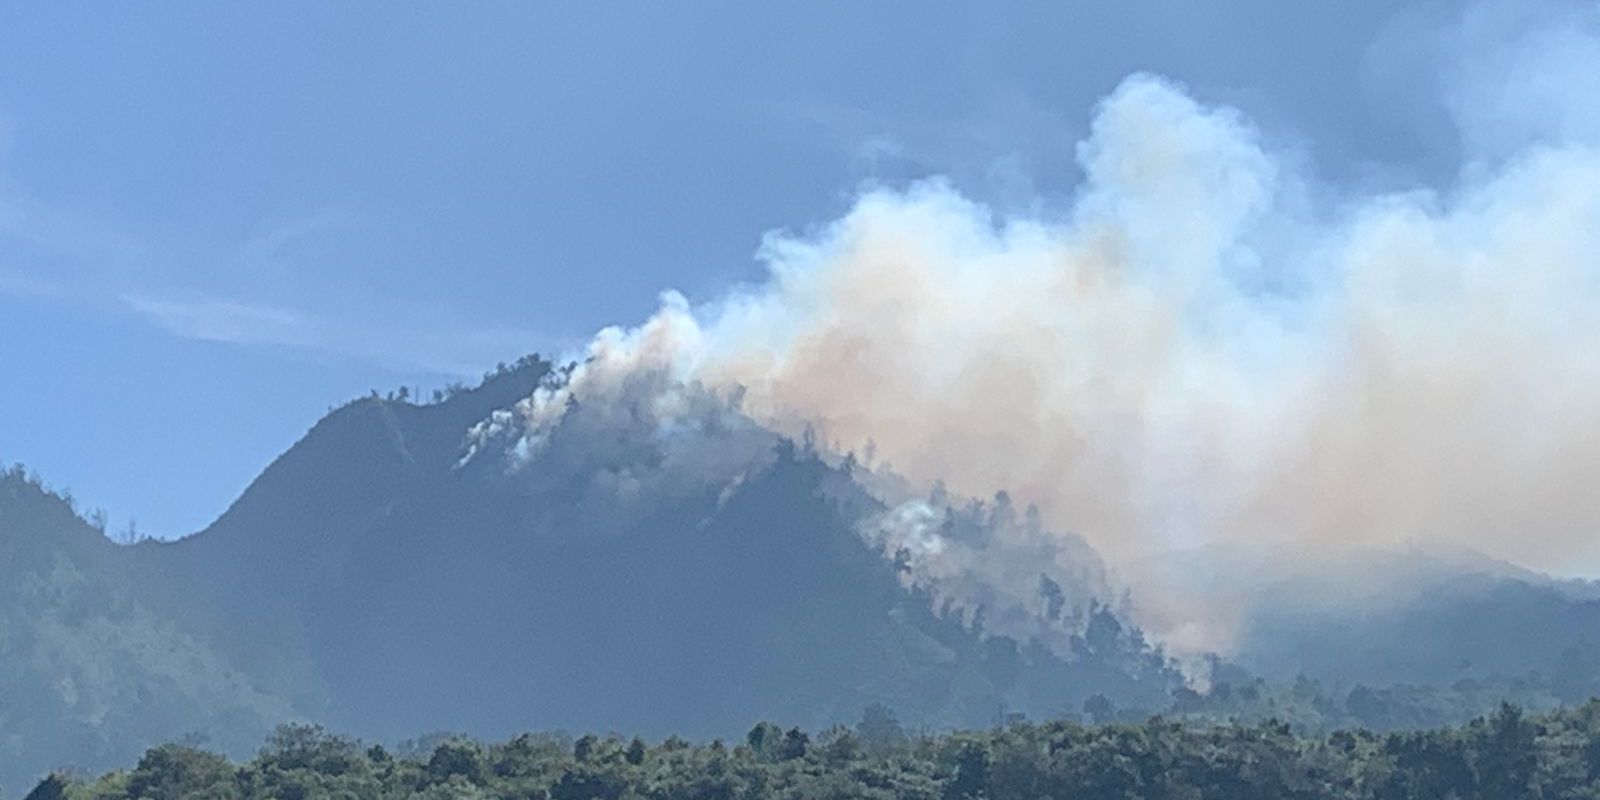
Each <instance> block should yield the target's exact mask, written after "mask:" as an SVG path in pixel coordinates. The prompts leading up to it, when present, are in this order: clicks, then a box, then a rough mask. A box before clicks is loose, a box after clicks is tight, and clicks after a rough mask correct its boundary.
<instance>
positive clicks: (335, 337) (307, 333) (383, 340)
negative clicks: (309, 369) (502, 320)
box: [121, 293, 552, 376]
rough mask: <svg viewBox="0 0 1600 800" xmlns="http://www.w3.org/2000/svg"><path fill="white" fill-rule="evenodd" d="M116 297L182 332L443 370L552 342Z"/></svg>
mask: <svg viewBox="0 0 1600 800" xmlns="http://www.w3.org/2000/svg"><path fill="white" fill-rule="evenodd" d="M121 300H122V303H123V304H124V305H125V306H126V308H128V309H129V310H131V311H133V312H134V313H136V314H138V315H140V316H142V317H144V318H145V319H147V320H148V321H150V322H151V323H152V324H155V325H157V326H159V327H161V328H162V329H164V330H166V331H168V332H170V333H172V334H174V335H177V336H182V337H185V338H190V339H200V340H204V341H211V342H224V343H228V344H236V345H243V346H266V347H290V348H300V349H307V350H314V351H318V352H322V353H330V354H334V355H341V356H346V357H353V358H361V359H366V360H371V361H376V362H379V363H383V364H387V365H390V366H394V367H397V368H407V369H423V370H427V371H430V372H437V373H441V374H447V375H462V376H466V375H475V374H478V373H481V372H482V371H483V370H484V368H485V366H487V365H490V364H494V363H496V362H499V361H505V360H507V359H509V358H511V357H513V356H517V355H521V354H523V353H525V352H527V351H528V350H530V349H532V348H534V347H536V346H540V345H545V344H549V343H551V342H552V340H551V339H550V337H547V336H540V335H539V334H536V333H534V332H532V331H529V330H526V329H522V328H515V327H510V326H495V325H488V326H480V325H472V324H470V323H456V322H450V321H426V322H417V323H407V324H399V323H394V322H390V321H387V320H392V319H395V318H397V317H398V316H400V314H399V313H398V312H396V313H395V314H393V315H390V314H380V315H379V317H380V319H379V320H378V321H356V320H352V319H346V318H341V317H332V316H321V315H317V314H312V313H309V312H306V311H303V310H299V309H289V308H282V307H278V306H273V305H265V304H255V303H250V302H242V301H238V300H232V299H225V298H216V297H209V296H204V295H194V294H182V293H175V294H172V295H159V294H142V293H129V294H125V295H123V296H122V298H121Z"/></svg>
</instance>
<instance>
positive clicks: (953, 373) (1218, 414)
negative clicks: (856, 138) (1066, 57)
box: [523, 34, 1600, 648]
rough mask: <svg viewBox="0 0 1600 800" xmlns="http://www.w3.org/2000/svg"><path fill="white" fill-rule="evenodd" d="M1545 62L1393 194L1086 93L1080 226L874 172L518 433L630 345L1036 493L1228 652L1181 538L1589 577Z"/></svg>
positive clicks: (1566, 261)
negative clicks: (1521, 101)
mask: <svg viewBox="0 0 1600 800" xmlns="http://www.w3.org/2000/svg"><path fill="white" fill-rule="evenodd" d="M1574 35H1576V34H1574ZM1562 41H1563V42H1565V46H1566V49H1565V50H1563V51H1562V52H1561V55H1562V58H1561V59H1559V63H1560V65H1562V66H1561V68H1562V69H1567V68H1569V67H1571V65H1572V64H1573V63H1583V64H1588V65H1590V66H1596V67H1600V58H1590V56H1593V55H1594V54H1595V53H1596V52H1600V50H1597V49H1596V48H1595V47H1594V40H1593V39H1592V38H1590V39H1585V38H1582V37H1581V36H1580V37H1579V38H1578V39H1576V40H1575V42H1574V41H1567V40H1565V39H1563V40H1562ZM1585 46H1587V47H1588V48H1589V49H1588V50H1584V49H1583V48H1584V47H1585ZM1508 52H1511V53H1512V55H1516V52H1517V51H1516V50H1515V48H1512V49H1511V50H1510V51H1508ZM1540 52H1542V51H1540ZM1586 54H1587V55H1586ZM1509 57H1510V56H1508V58H1509ZM1586 58H1587V59H1588V60H1585V59H1586ZM1517 63H1518V64H1522V63H1525V60H1524V61H1517ZM1526 63H1533V64H1534V65H1535V67H1537V66H1538V64H1540V63H1542V62H1541V61H1539V60H1538V59H1535V60H1533V61H1531V62H1526ZM1524 72H1525V70H1524ZM1497 74H1499V75H1505V74H1522V73H1516V71H1515V70H1510V69H1507V70H1500V71H1498V72H1497ZM1594 74H1600V71H1595V72H1591V73H1589V75H1590V77H1589V78H1588V79H1587V80H1590V81H1592V75H1594ZM1524 77H1525V78H1526V76H1524ZM1541 77H1542V78H1545V79H1546V80H1545V81H1544V82H1542V83H1538V84H1537V87H1538V88H1539V94H1538V95H1537V96H1536V97H1535V98H1534V99H1535V100H1537V102H1538V103H1539V104H1540V105H1539V108H1538V114H1534V115H1530V116H1528V117H1527V118H1526V119H1525V120H1524V121H1526V122H1527V124H1526V125H1523V126H1521V128H1518V127H1516V126H1510V125H1506V124H1498V125H1497V126H1496V128H1495V130H1494V137H1493V138H1494V148H1493V150H1492V151H1490V150H1484V151H1483V153H1482V155H1483V156H1484V158H1483V159H1482V160H1475V161H1474V162H1473V163H1471V164H1464V165H1463V168H1462V171H1461V174H1462V177H1461V178H1460V180H1459V181H1458V183H1457V185H1455V186H1452V187H1451V188H1449V189H1448V190H1430V189H1417V190H1414V191H1408V192H1400V193H1391V194H1382V195H1352V194H1350V193H1348V192H1342V191H1339V190H1337V189H1335V188H1332V187H1327V186H1322V185H1318V184H1316V183H1315V182H1314V181H1312V180H1310V179H1309V178H1307V177H1306V176H1305V175H1303V174H1301V173H1300V172H1299V171H1297V170H1296V169H1295V168H1294V166H1293V164H1294V162H1293V161H1292V160H1291V159H1289V158H1287V157H1282V156H1279V155H1277V154H1275V153H1273V152H1271V151H1270V150H1269V149H1268V148H1267V147H1265V146H1264V144H1263V142H1262V138H1261V136H1260V135H1259V134H1258V133H1257V131H1256V130H1255V129H1254V128H1253V127H1252V125H1251V124H1250V123H1249V121H1248V120H1246V119H1244V118H1243V117H1242V115H1241V114H1239V113H1238V112H1236V111H1233V110H1230V109H1227V108H1215V107H1207V106H1204V105H1201V104H1200V103H1198V102H1196V101H1195V100H1194V99H1192V98H1191V97H1190V96H1189V95H1188V94H1187V93H1186V92H1185V91H1184V89H1183V88H1181V87H1179V86H1177V85H1174V84H1172V83H1170V82H1168V81H1166V80H1163V79H1161V78H1158V77H1153V76H1149V75H1136V76H1133V77H1130V78H1129V79H1127V80H1126V81H1125V82H1123V84H1122V85H1121V86H1119V87H1118V88H1117V89H1116V90H1115V91H1114V92H1113V93H1112V94H1111V95H1110V96H1108V97H1106V98H1105V99H1104V101H1103V102H1102V103H1101V104H1100V106H1099V107H1098V109H1097V110H1096V111H1095V114H1094V120H1093V125H1092V128H1091V133H1090V135H1089V136H1088V138H1087V139H1086V140H1085V141H1084V142H1083V143H1082V144H1081V145H1080V146H1079V149H1078V158H1079V161H1080V164H1081V166H1082V169H1083V173H1084V176H1085V177H1084V181H1083V183H1082V185H1081V186H1080V187H1079V189H1078V191H1077V193H1076V195H1075V197H1074V200H1073V202H1072V204H1071V207H1070V211H1068V212H1067V213H1065V214H1062V215H1059V216H1053V217H1042V216H1033V217H1024V216H1005V215H1001V214H998V213H996V212H995V211H994V210H992V209H990V208H988V207H985V206H984V205H983V204H981V203H978V202H975V201H973V200H970V199H968V198H966V197H963V196H962V195H961V194H960V193H958V192H957V191H956V190H954V189H953V188H951V187H950V186H949V185H947V184H946V183H943V182H941V181H938V180H930V181H927V182H924V183H920V184H917V185H914V186H911V187H909V188H906V189H903V190H893V189H873V190H869V191H866V192H865V193H863V194H862V196H861V197H860V198H859V200H858V201H857V202H856V204H855V206H854V208H853V209H852V210H851V211H850V212H849V213H848V214H846V215H845V216H844V217H843V218H842V219H840V220H838V221H836V222H833V223H831V224H829V225H826V226H823V227H820V228H817V229H814V230H808V231H804V232H799V233H794V232H785V233H775V234H772V235H770V236H769V237H768V239H767V240H766V242H765V243H764V244H763V246H762V248H761V251H760V253H761V258H762V259H763V260H764V261H765V263H766V264H767V266H768V268H769V272H770V277H769V279H768V280H767V281H766V282H765V283H764V284H762V285H759V286H755V287H750V288H747V289H744V290H741V291H738V292H735V293H734V294H733V295H731V296H729V297H726V298H723V299H720V300H716V301H713V302H709V303H706V304H705V305H701V306H695V307H691V306H690V305H689V304H688V303H686V302H685V301H684V300H683V298H681V297H679V296H678V295H675V294H669V295H667V296H666V300H665V302H664V303H663V305H662V308H661V310H660V312H658V314H657V315H656V317H655V318H654V319H652V320H650V321H649V322H648V323H646V324H645V325H644V326H642V327H640V328H638V329H636V330H633V331H627V332H622V331H616V330H612V331H608V332H605V333H603V334H602V335H601V336H600V337H599V339H598V340H597V341H596V343H595V345H594V347H593V349H592V351H591V353H590V356H591V358H590V360H589V361H588V363H587V364H585V365H583V366H580V367H579V368H578V372H577V373H576V374H575V376H574V380H573V381H572V383H571V384H570V386H569V387H568V388H564V389H561V390H559V392H561V393H566V394H561V395H560V396H557V395H556V394H549V395H548V396H545V397H542V398H541V397H535V398H531V399H530V402H529V403H527V404H525V408H524V409H523V412H524V414H525V416H526V418H527V419H528V420H530V421H531V430H533V431H534V435H532V436H530V437H526V438H524V440H523V442H524V446H525V447H538V446H539V437H538V434H537V431H538V430H539V429H540V424H541V423H540V420H541V419H543V417H542V416H541V415H547V414H554V413H559V412H560V405H561V404H562V403H565V402H567V399H566V397H567V394H570V395H572V396H575V397H577V399H578V402H588V401H589V400H590V397H589V394H590V393H594V394H595V395H596V396H597V397H598V396H603V395H605V394H606V393H607V392H614V391H616V390H618V388H619V387H622V386H624V385H630V386H636V385H638V384H636V383H627V382H625V381H623V380H621V379H620V378H618V377H617V376H618V375H624V374H629V373H630V372H631V371H635V370H637V369H640V368H642V367H641V365H643V368H648V369H649V370H650V372H651V374H653V375H656V376H659V377H660V381H659V382H658V383H656V384H652V385H653V386H654V388H653V389H652V391H654V392H655V393H656V394H655V395H653V396H654V397H656V398H657V399H656V400H653V401H652V402H655V403H659V404H665V406H668V407H674V408H675V407H677V406H679V405H682V404H683V403H684V402H685V398H686V397H687V396H692V395H693V393H691V395H685V394H684V393H683V392H682V390H681V387H683V386H691V385H692V386H696V387H698V388H697V389H696V392H711V393H713V394H716V395H717V396H719V397H731V396H734V395H738V396H739V397H740V398H741V399H742V408H743V410H744V412H745V413H748V414H750V415H751V416H753V417H754V418H756V419H759V420H762V421H763V422H767V423H770V424H773V425H775V426H777V427H778V428H779V429H787V430H790V431H797V430H799V429H800V428H801V427H802V426H805V425H813V426H815V428H816V430H817V431H818V433H819V437H820V438H821V439H822V440H823V441H824V442H827V443H830V444H832V445H833V446H834V447H836V448H837V449H839V450H840V452H843V451H845V450H855V451H857V452H865V451H866V449H867V448H869V447H871V448H873V449H874V451H875V453H876V454H877V458H878V459H879V460H880V461H881V462H884V463H887V464H888V465H889V466H890V468H892V470H893V471H894V472H896V473H898V474H900V475H903V476H905V477H906V478H907V479H909V480H910V481H911V482H913V483H914V484H922V485H931V484H932V483H933V482H934V481H941V480H942V481H944V482H946V483H947V484H948V486H949V487H950V489H951V490H952V491H955V492H959V493H962V494H966V495H969V496H980V497H987V496H990V495H992V494H993V493H994V492H996V491H998V490H1006V491H1008V492H1010V493H1011V495H1012V496H1013V497H1015V498H1017V500H1018V502H1019V503H1031V504H1035V505H1037V507H1038V509H1039V514H1040V516H1041V517H1042V520H1043V524H1044V525H1046V526H1047V527H1049V528H1054V529H1061V530H1071V531H1074V532H1077V533H1078V534H1081V535H1082V536H1083V537H1084V538H1085V539H1086V540H1087V541H1088V542H1089V543H1091V544H1092V545H1093V546H1094V548H1096V549H1097V550H1099V551H1100V552H1102V553H1103V554H1105V555H1106V557H1107V558H1108V559H1109V561H1110V562H1111V564H1112V566H1113V567H1114V568H1115V569H1116V570H1117V571H1118V572H1119V573H1120V577H1121V579H1122V580H1124V581H1126V582H1128V583H1129V585H1130V586H1131V589H1132V596H1133V597H1134V601H1135V603H1136V604H1140V605H1141V606H1142V608H1141V614H1142V618H1143V619H1142V621H1143V622H1145V623H1146V624H1147V625H1149V626H1150V627H1151V628H1152V629H1153V630H1155V631H1156V632H1157V633H1158V634H1161V635H1164V636H1165V637H1167V639H1168V641H1169V642H1172V643H1174V644H1175V645H1176V646H1178V647H1180V648H1182V647H1187V646H1197V647H1198V646H1225V645H1226V640H1225V638H1223V637H1225V629H1226V620H1225V619H1223V617H1225V616H1226V615H1225V614H1223V613H1222V610H1221V609H1220V607H1218V606H1215V605H1212V606H1208V605H1206V604H1204V603H1199V604H1197V603H1196V602H1195V600H1196V598H1194V597H1192V596H1188V595H1186V594H1183V593H1182V592H1178V591H1176V590H1173V589H1172V588H1171V587H1170V586H1166V585H1164V582H1162V581H1158V580H1155V579H1154V578H1153V577H1152V575H1153V574H1154V573H1151V572H1147V569H1146V565H1147V564H1148V562H1149V561H1150V560H1151V559H1152V558H1155V557H1159V556H1162V555H1163V554H1170V553H1173V552H1176V551H1193V557H1192V563H1193V564H1194V566H1195V568H1196V569H1200V568H1202V567H1203V565H1204V560H1205V558H1206V557H1207V553H1210V552H1218V551H1227V550H1228V548H1236V547H1241V546H1243V547H1250V548H1257V549H1264V550H1267V551H1270V552H1274V553H1277V554H1280V555H1284V556H1306V555H1317V556H1324V555H1327V554H1331V553H1338V552H1341V551H1344V550H1346V549H1349V548H1355V547H1359V546H1382V547H1408V546H1414V545H1430V544H1431V545H1441V544H1442V545H1448V546H1451V547H1457V548H1469V549H1474V550H1479V551H1482V552H1484V553H1486V554H1489V555H1491V556H1494V557H1498V558H1504V559H1507V560H1511V561H1514V562H1517V563H1519V564H1523V565H1527V566H1531V567H1536V568H1541V569H1548V570H1553V571H1558V572H1564V573H1581V572H1585V571H1593V570H1594V568H1595V567H1596V566H1597V565H1600V560H1597V557H1600V537H1597V536H1596V534H1597V533H1600V490H1597V487H1600V313H1597V312H1600V149H1596V147H1595V142H1594V141H1592V140H1590V139H1588V138H1585V134H1587V133H1591V132H1595V131H1597V130H1600V121H1597V120H1593V119H1591V120H1588V121H1587V124H1580V122H1581V120H1580V121H1574V119H1572V115H1573V114H1575V113H1578V112H1579V111H1581V106H1579V105H1572V106H1568V107H1562V109H1561V111H1562V112H1563V113H1561V114H1552V112H1550V111H1549V108H1550V106H1551V104H1552V103H1556V102H1557V100H1559V98H1556V99H1552V96H1551V94H1550V92H1551V89H1550V86H1551V83H1550V82H1551V81H1556V80H1558V79H1561V78H1562V77H1565V78H1568V79H1570V78H1573V77H1574V76H1573V75H1566V76H1559V75H1543V74H1542V73H1541ZM1485 80H1487V79H1485ZM1585 84H1586V81H1576V82H1569V83H1568V84H1566V85H1567V86H1574V85H1577V86H1579V87H1583V86H1585ZM1483 85H1485V84H1483V83H1482V82H1481V81H1480V82H1479V83H1478V84H1474V86H1476V87H1477V89H1476V90H1475V91H1473V92H1466V91H1460V90H1458V91H1456V92H1455V95H1454V96H1455V97H1458V98H1479V101H1482V102H1490V101H1492V102H1497V103H1502V104H1505V105H1504V107H1503V109H1502V110H1501V112H1500V113H1498V114H1496V113H1493V110H1492V109H1484V108H1482V107H1475V108H1474V114H1475V115H1476V116H1481V117H1486V118H1487V117H1493V118H1495V119H1497V120H1499V121H1501V122H1503V121H1504V120H1507V119H1510V118H1512V116H1513V115H1514V114H1515V108H1514V107H1513V105H1512V104H1513V103H1514V101H1515V99H1516V97H1515V93H1514V90H1513V89H1514V87H1507V88H1506V90H1505V91H1498V92H1497V91H1490V90H1486V89H1482V86H1483ZM1569 91H1573V92H1576V91H1579V89H1576V88H1575V89H1571V90H1569ZM1483 98H1490V100H1483ZM1591 105H1592V104H1591ZM1548 116H1553V118H1556V119H1558V120H1559V122H1560V124H1559V125H1555V126H1546V125H1540V124H1536V123H1537V121H1538V120H1539V119H1543V118H1544V117H1548ZM1528 120H1531V121H1528ZM1463 124H1467V123H1463ZM1522 128H1527V129H1528V130H1522ZM1508 130H1519V131H1521V133H1520V134H1519V135H1521V136H1522V139H1521V143H1520V145H1519V146H1517V147H1514V148H1508V147H1507V146H1506V145H1505V135H1506V134H1505V132H1506V131H1508ZM1486 135H1487V134H1486ZM1463 140H1464V141H1465V142H1467V143H1468V151H1469V155H1473V154H1474V153H1473V151H1472V148H1471V142H1472V141H1473V136H1471V135H1464V137H1463ZM690 418H693V415H690ZM915 522H916V520H911V521H910V523H915ZM910 523H908V524H910ZM896 535H912V534H909V533H903V532H902V533H900V534H896ZM990 556H991V557H998V556H994V555H993V554H990ZM997 574H1000V573H997ZM1029 580H1031V578H1030V579H1029ZM1035 588H1036V587H1035V586H1031V585H1030V586H1027V587H1025V590H1026V591H1033V590H1034V589H1035Z"/></svg>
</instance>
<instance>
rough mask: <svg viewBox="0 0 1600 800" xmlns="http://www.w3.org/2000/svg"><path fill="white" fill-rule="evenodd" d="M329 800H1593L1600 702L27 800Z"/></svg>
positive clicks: (344, 766)
mask: <svg viewBox="0 0 1600 800" xmlns="http://www.w3.org/2000/svg"><path fill="white" fill-rule="evenodd" d="M91 798H93V799H95V800H113V799H118V800H120V799H124V798H125V799H126V800H135V799H148V800H179V799H180V798H182V799H184V800H188V799H191V798H192V799H193V800H200V799H201V798H204V799H205V800H228V799H230V798H231V799H233V800H250V799H253V798H261V799H262V800H266V799H267V798H273V799H274V800H321V799H323V798H330V799H331V798H341V799H342V798H351V799H356V798H362V799H365V798H372V799H373V800H386V799H388V798H395V799H396V800H398V799H399V798H407V799H408V800H409V799H413V798H414V799H416V800H430V799H438V800H443V799H444V798H450V800H472V799H473V798H504V799H507V800H510V799H512V798H529V799H532V798H541V799H544V798H548V799H549V800H589V799H590V798H607V799H608V800H622V799H623V798H661V800H667V799H668V798H671V799H673V800H677V799H678V798H685V799H687V798H723V799H726V800H734V798H884V799H885V800H888V799H889V798H896V799H906V800H915V799H916V798H927V799H928V800H935V799H937V800H959V799H961V798H992V799H993V800H1009V798H1017V799H1018V800H1036V799H1037V798H1058V799H1059V800H1068V799H1069V798H1082V799H1084V800H1091V799H1098V798H1118V799H1119V800H1120V799H1125V798H1175V799H1176V798H1183V799H1184V800H1199V799H1201V798H1218V799H1219V800H1253V799H1254V798H1260V800H1284V799H1285V798H1341V799H1342V798H1372V799H1373V800H1377V799H1378V798H1383V799H1385V800H1387V799H1388V798H1417V799H1418V800H1421V799H1422V798H1428V799H1429V800H1435V799H1437V798H1460V800H1468V798H1482V800H1516V799H1517V798H1545V799H1547V800H1555V799H1557V798H1573V799H1576V798H1590V799H1591V800H1592V799H1593V798H1600V701H1591V702H1589V703H1588V704H1586V705H1584V706H1581V707H1578V708H1574V709H1568V710H1565V711H1559V712H1554V713H1550V714H1545V715H1527V714H1525V713H1524V712H1523V711H1521V710H1519V709H1518V708H1516V707H1515V706H1510V705H1505V706H1502V707H1501V708H1500V709H1499V710H1498V711H1497V712H1495V713H1493V714H1491V715H1488V716H1486V717H1481V718H1479V719H1476V720H1474V721H1472V722H1470V723H1467V724H1465V725H1461V726H1456V727H1449V728H1437V729H1432V730H1425V731H1406V732H1393V733H1377V732H1373V731H1369V730H1365V729H1358V730H1350V731H1335V732H1333V733H1329V734H1323V735H1309V734H1297V733H1295V732H1294V730H1293V729H1292V728H1291V727H1290V726H1289V725H1288V724H1286V723H1283V722H1278V721H1264V722H1258V723H1244V722H1238V721H1235V722H1229V723H1222V724H1202V723H1195V722H1187V723H1185V722H1178V721H1173V720H1170V719H1164V718H1154V719H1150V720H1146V721H1143V722H1139V723H1109V724H1102V725H1084V724H1081V723H1078V722H1073V721H1056V722H1047V723H1028V722H1015V723H1012V724H1009V725H1006V726H1003V727H998V728H995V729H993V730H989V731H984V732H968V733H952V734H943V735H911V734H908V733H907V732H906V731H904V730H903V729H902V728H901V727H900V726H899V725H898V724H897V723H896V722H895V720H894V719H893V717H892V715H890V714H888V713H887V712H886V711H885V710H883V709H872V710H869V713H868V714H867V715H866V716H865V717H864V718H863V720H862V722H861V724H859V725H857V726H854V727H843V726H840V727H834V728H831V729H829V730H826V731H823V732H821V733H817V734H809V733H806V732H804V731H801V730H799V729H789V730H783V729H781V728H779V727H777V726H774V725H771V724H769V723H762V724H760V725H757V726H756V727H755V728H753V729H751V730H750V732H749V734H748V735H747V736H746V737H745V739H744V741H742V742H737V743H733V744H729V743H724V742H722V741H720V740H719V741H713V742H710V743H709V744H690V743H688V742H685V741H683V740H681V739H677V738H669V739H667V740H666V741H663V742H659V743H656V744H649V743H646V742H645V741H643V740H641V739H638V738H634V739H625V738H622V737H618V736H608V737H596V736H583V737H581V738H579V739H576V740H570V739H567V738H564V737H561V736H558V735H523V736H519V737H517V738H515V739H512V740H510V741H507V742H502V743H498V744H481V743H478V742H475V741H472V740H469V739H461V738H446V739H441V740H438V741H435V742H431V743H426V744H422V745H417V744H411V745H407V746H402V747H401V748H398V749H397V750H396V751H395V752H390V751H389V750H386V749H385V748H383V747H381V746H376V745H374V746H371V747H366V746H363V745H362V744H360V743H358V742H357V741H355V740H352V739H347V738H343V737H340V736H335V735H330V734H328V733H326V732H324V731H323V730H321V729H320V728H315V727H306V726H293V727H284V728H281V729H279V731H278V732H277V733H276V734H275V735H274V736H272V737H271V739H270V740H269V741H268V742H267V743H266V745H265V746H264V747H262V748H261V750H260V752H259V754H258V755H257V756H256V757H255V758H254V759H252V760H250V761H248V762H246V763H243V764H236V763H232V762H230V761H229V760H227V759H226V758H224V757H222V756H219V755H215V754H213V753H209V752H206V751H204V750H202V749H199V748H196V747H191V746H184V745H166V746H162V747H158V748H155V749H153V750H150V751H149V752H147V753H146V754H145V755H144V757H143V758H142V759H141V760H140V761H139V763H138V765H137V766H135V767H134V768H132V769H131V770H127V771H123V772H115V773H112V774H109V775H105V776H103V777H100V778H96V779H82V778H74V777H71V776H68V775H60V774H58V775H52V776H50V777H48V778H46V779H45V780H44V781H43V782H41V783H40V784H38V786H37V787H36V788H34V789H33V791H32V792H31V793H30V794H29V795H28V796H27V800H90V799H91Z"/></svg>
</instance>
